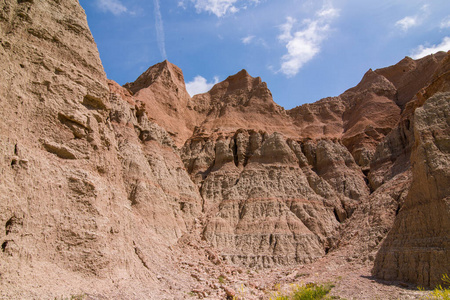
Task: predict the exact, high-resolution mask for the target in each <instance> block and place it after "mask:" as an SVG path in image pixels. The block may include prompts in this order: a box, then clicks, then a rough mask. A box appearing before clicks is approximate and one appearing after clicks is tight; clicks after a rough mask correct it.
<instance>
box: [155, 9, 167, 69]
mask: <svg viewBox="0 0 450 300" xmlns="http://www.w3.org/2000/svg"><path fill="white" fill-rule="evenodd" d="M153 3H154V7H155V28H156V39H157V41H158V48H159V52H160V53H161V56H162V58H163V59H164V60H166V59H167V53H166V41H165V37H164V25H163V20H162V16H161V9H160V6H159V0H153Z"/></svg>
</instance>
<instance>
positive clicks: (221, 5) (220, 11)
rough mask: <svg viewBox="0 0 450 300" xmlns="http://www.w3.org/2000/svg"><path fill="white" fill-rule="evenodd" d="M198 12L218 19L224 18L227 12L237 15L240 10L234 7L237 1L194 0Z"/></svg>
mask: <svg viewBox="0 0 450 300" xmlns="http://www.w3.org/2000/svg"><path fill="white" fill-rule="evenodd" d="M192 2H194V5H195V9H196V10H197V12H199V13H200V12H203V11H205V12H209V13H213V14H215V15H216V16H218V17H222V16H224V15H225V14H226V13H227V12H230V13H235V12H236V11H237V10H238V9H237V7H235V6H234V4H235V3H236V2H237V0H192Z"/></svg>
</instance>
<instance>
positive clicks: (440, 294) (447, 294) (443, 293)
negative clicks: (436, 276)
mask: <svg viewBox="0 0 450 300" xmlns="http://www.w3.org/2000/svg"><path fill="white" fill-rule="evenodd" d="M442 281H443V283H444V287H442V285H438V286H437V287H435V288H434V290H433V291H431V293H430V294H429V295H428V296H427V297H426V299H430V300H450V277H449V276H448V275H447V274H444V275H442ZM419 290H421V291H422V290H423V288H419Z"/></svg>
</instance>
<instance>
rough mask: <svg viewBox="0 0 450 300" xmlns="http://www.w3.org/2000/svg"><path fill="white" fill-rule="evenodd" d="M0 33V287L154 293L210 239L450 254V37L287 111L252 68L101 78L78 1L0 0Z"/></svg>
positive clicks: (226, 257) (391, 254) (431, 275)
mask: <svg viewBox="0 0 450 300" xmlns="http://www.w3.org/2000/svg"><path fill="white" fill-rule="evenodd" d="M0 44H1V47H0V64H1V65H2V69H1V71H0V72H1V76H0V77H1V80H0V99H1V101H0V114H1V118H0V145H1V147H0V149H1V150H0V151H1V154H2V156H3V160H2V161H1V164H0V172H1V174H2V181H1V183H0V224H3V226H4V230H3V231H0V242H1V245H2V251H1V253H0V255H1V257H2V262H4V263H2V264H1V265H0V273H1V280H2V281H1V285H2V288H1V293H2V294H1V296H2V297H7V298H8V297H9V298H14V297H16V298H17V297H21V296H23V297H29V298H32V297H40V296H42V295H45V296H50V297H60V296H61V295H67V294H68V293H72V292H73V293H77V292H78V291H89V292H90V293H91V294H93V295H94V296H95V295H100V296H102V295H107V296H108V297H118V298H133V295H134V293H137V294H138V295H148V294H152V295H154V296H155V298H158V297H159V296H161V295H167V294H170V293H171V291H172V292H173V291H174V290H177V289H178V287H180V286H183V285H185V286H188V285H189V286H193V283H192V282H193V280H194V279H193V278H191V277H192V276H190V274H189V273H187V275H186V273H183V272H178V271H180V270H181V269H180V268H178V267H177V266H176V265H175V264H174V262H173V259H174V257H175V256H176V254H175V253H176V250H174V249H175V248H174V247H175V246H174V245H176V244H182V245H183V246H182V247H181V248H183V247H187V246H188V245H189V239H192V240H200V238H203V239H204V241H203V242H202V243H208V244H209V245H208V246H202V247H204V248H202V249H208V251H206V250H205V251H206V252H205V251H204V252H205V253H208V254H207V256H208V257H212V259H211V260H212V261H214V262H213V263H214V265H220V264H222V263H223V262H224V261H227V262H230V263H234V264H239V265H245V266H249V267H272V266H275V265H292V264H301V263H308V262H312V261H314V260H316V259H317V258H320V257H322V256H324V255H325V254H327V253H328V252H330V251H331V252H335V251H347V250H348V252H346V253H345V256H346V257H347V258H349V257H350V259H359V260H362V261H371V260H373V259H374V257H375V255H376V251H378V249H379V247H380V244H382V246H381V250H380V251H379V253H378V255H377V258H376V262H375V268H374V273H375V274H376V275H377V276H380V277H382V278H386V279H401V280H408V281H414V282H416V283H420V284H423V285H432V284H434V283H436V282H437V280H438V277H439V276H440V273H442V272H444V271H445V269H446V268H447V269H448V267H449V261H448V257H450V255H449V242H448V236H449V232H448V228H450V226H449V224H448V220H449V219H450V218H449V215H448V212H449V206H448V203H449V201H448V195H449V190H448V187H447V186H446V185H447V183H448V182H449V178H448V170H449V166H448V161H449V157H448V152H449V149H448V144H449V143H448V136H449V134H448V131H449V128H448V126H449V120H448V116H449V112H448V109H449V107H448V103H449V95H448V93H447V94H439V92H445V91H448V89H449V84H448V82H449V76H448V74H449V70H450V69H449V66H450V63H449V62H450V58H449V55H448V54H445V53H438V54H436V55H431V56H428V57H425V58H423V59H420V60H412V59H410V58H405V59H404V60H402V61H401V62H400V63H399V64H397V65H395V66H392V67H388V68H384V69H379V70H375V71H372V70H369V71H368V72H367V73H366V74H365V76H364V77H363V79H362V81H361V82H360V83H359V84H358V85H357V86H356V87H354V88H352V89H349V90H348V91H346V92H345V93H343V94H342V95H340V96H338V97H333V98H327V99H323V100H320V101H318V102H316V103H313V104H305V105H303V106H300V107H297V108H294V109H292V110H289V111H285V110H284V109H283V108H281V107H280V106H278V105H277V104H276V103H275V102H274V101H273V99H272V95H271V93H270V91H269V89H268V88H267V85H266V84H265V83H264V82H262V80H261V79H260V78H259V77H257V78H253V77H251V76H250V75H249V74H248V73H247V72H246V71H245V70H242V71H240V72H238V73H237V74H235V75H233V76H230V77H228V78H227V79H226V80H224V81H223V82H221V83H218V84H217V85H215V86H214V87H213V88H212V89H211V91H209V92H207V93H205V94H201V95H196V96H194V97H192V98H191V97H190V96H189V95H188V94H187V92H186V89H185V84H184V78H183V74H182V71H181V70H180V69H179V68H178V67H176V66H174V65H172V64H171V63H169V62H167V61H165V62H162V63H160V64H157V65H155V66H153V67H150V68H149V69H148V70H147V71H146V72H144V74H142V75H141V76H140V77H139V78H138V79H137V80H136V81H135V82H133V83H129V84H126V85H125V87H120V86H119V85H117V84H116V83H115V82H113V81H108V80H107V79H106V76H105V74H104V71H103V68H102V66H101V62H100V59H99V56H98V52H97V49H96V46H95V43H94V40H93V38H92V36H91V33H90V32H89V29H88V27H87V22H86V18H85V15H84V13H83V11H82V9H81V7H80V6H79V4H78V2H77V1H50V0H45V1H12V0H6V1H3V2H2V3H1V4H0ZM411 153H412V154H411ZM410 155H412V156H411V159H410ZM410 187H411V188H410ZM394 220H395V223H394ZM392 224H394V227H393V229H392V230H391V227H392ZM389 230H391V231H390V233H389V234H388V237H387V238H386V240H385V241H384V242H383V243H381V242H382V241H383V239H384V238H385V236H386V234H387V233H388V232H389ZM193 244H195V243H193ZM199 244H200V243H199ZM192 247H193V248H192V249H194V248H195V247H194V246H192ZM205 247H206V248H205ZM208 247H215V250H209V249H210V248H208ZM192 249H191V250H192ZM195 249H196V250H198V251H199V253H200V252H201V251H200V250H199V248H195ZM202 251H203V250H202ZM201 253H203V252H201ZM202 255H203V254H202ZM199 256H201V255H200V254H199ZM205 259H206V258H205ZM211 263H212V262H211ZM177 268H178V269H177ZM173 270H175V271H173ZM42 274H46V276H42ZM161 274H162V275H161ZM417 274H419V275H417ZM92 279H95V280H92ZM56 282H58V284H56ZM161 286H164V287H165V289H166V290H165V291H162V288H161ZM170 289H171V290H170ZM169 290H170V291H169ZM49 291H50V292H49ZM100 296H99V297H100ZM159 298H162V296H161V297H159Z"/></svg>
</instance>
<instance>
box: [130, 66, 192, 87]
mask: <svg viewBox="0 0 450 300" xmlns="http://www.w3.org/2000/svg"><path fill="white" fill-rule="evenodd" d="M157 81H166V82H167V81H169V82H173V83H174V84H175V85H176V86H178V87H182V88H183V89H185V88H186V86H185V82H184V75H183V71H182V70H181V69H180V68H179V67H178V66H176V65H174V64H172V63H171V62H169V61H168V60H164V61H162V62H160V63H157V64H156V65H153V66H151V67H149V68H148V69H147V70H146V71H145V72H144V73H142V74H141V75H140V76H139V77H138V78H137V79H136V80H135V81H134V82H131V83H126V84H125V85H124V87H125V88H127V89H129V90H131V91H132V92H133V93H137V92H138V91H139V90H141V89H144V88H147V87H149V86H150V85H152V84H153V83H155V82H157Z"/></svg>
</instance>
